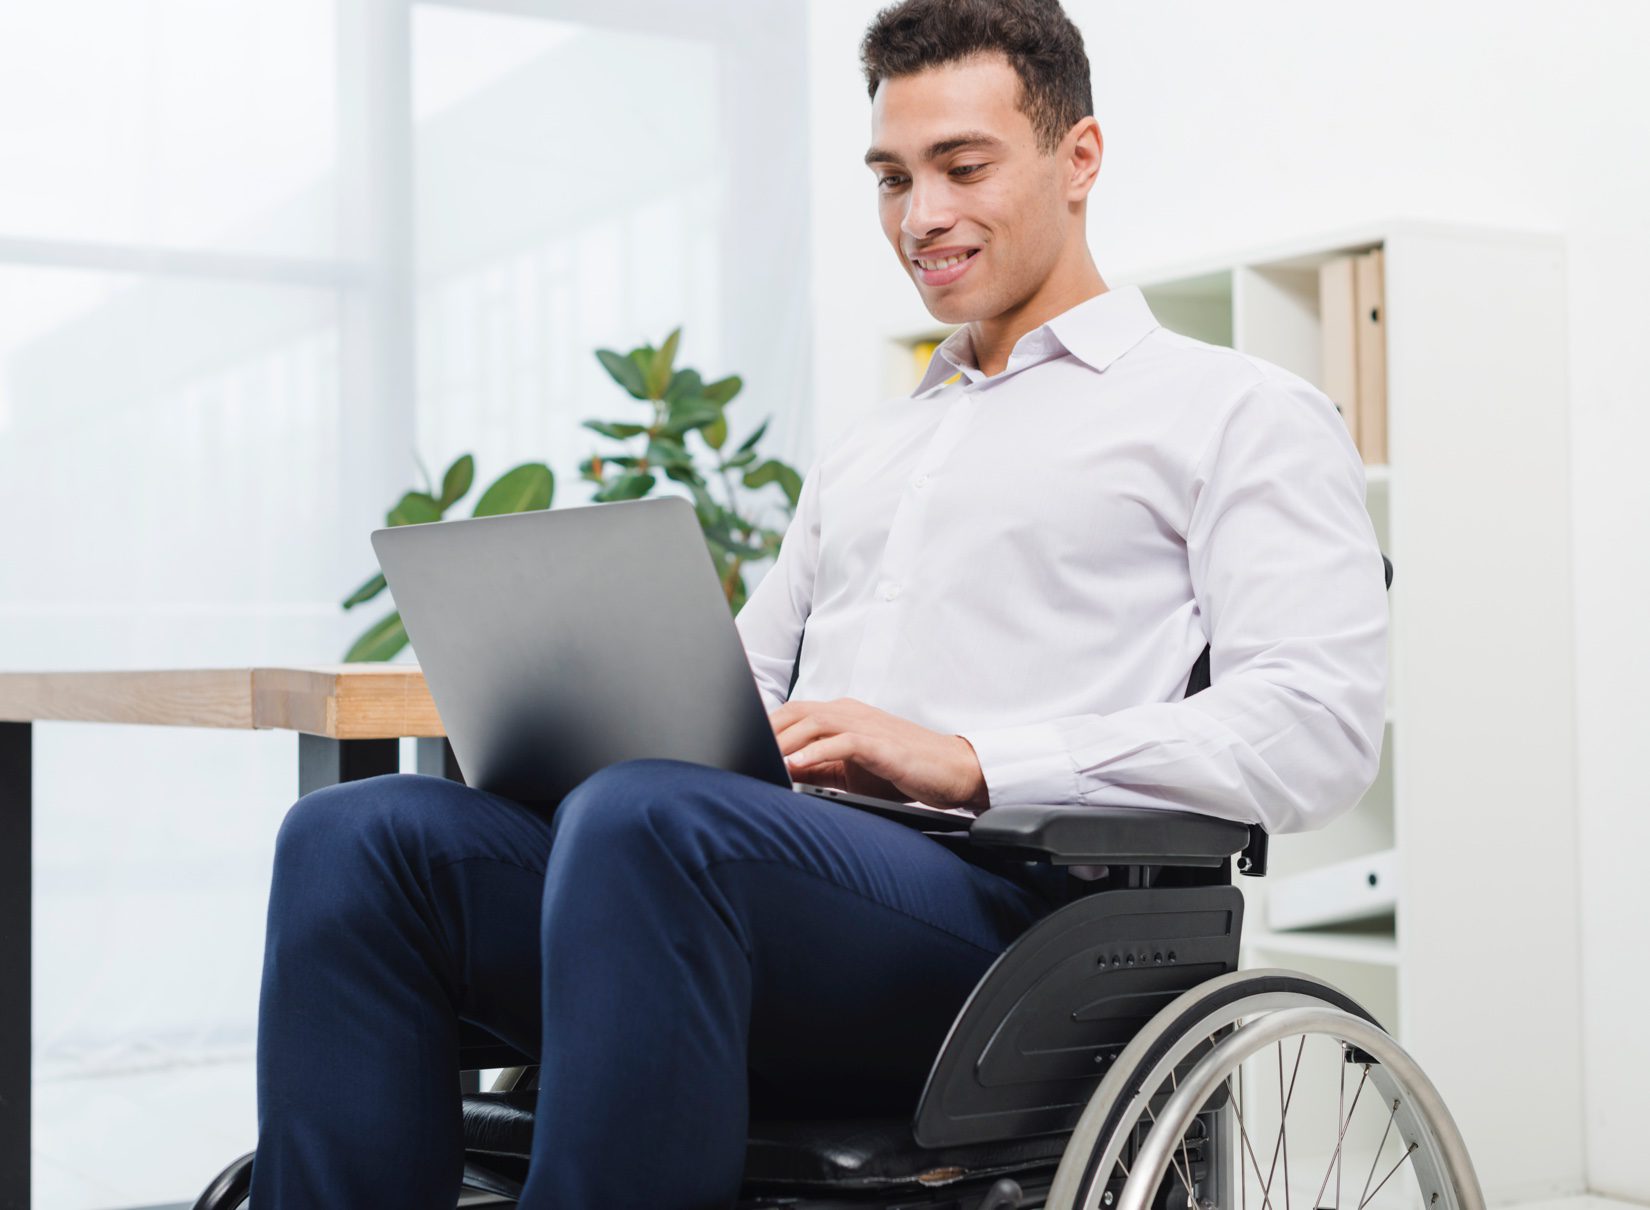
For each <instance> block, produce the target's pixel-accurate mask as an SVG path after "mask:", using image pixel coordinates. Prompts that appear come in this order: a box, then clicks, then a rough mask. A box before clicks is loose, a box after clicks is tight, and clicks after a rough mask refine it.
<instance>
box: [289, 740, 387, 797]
mask: <svg viewBox="0 0 1650 1210" xmlns="http://www.w3.org/2000/svg"><path fill="white" fill-rule="evenodd" d="M400 771H401V741H400V740H398V739H328V738H327V737H326V736H324V735H300V736H299V737H298V793H299V795H300V796H302V795H305V794H311V793H313V792H314V791H316V790H321V789H325V788H326V787H327V786H336V785H337V784H338V783H339V782H346V781H360V780H361V779H362V778H363V777H377V776H379V775H380V774H383V773H399V772H400Z"/></svg>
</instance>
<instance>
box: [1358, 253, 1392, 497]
mask: <svg viewBox="0 0 1650 1210" xmlns="http://www.w3.org/2000/svg"><path fill="white" fill-rule="evenodd" d="M1357 294H1358V434H1359V439H1358V448H1359V449H1360V450H1362V451H1363V456H1364V461H1365V462H1368V463H1373V464H1377V465H1378V464H1381V463H1384V462H1385V461H1386V460H1387V450H1386V283H1385V258H1384V256H1383V255H1382V252H1381V249H1379V248H1376V249H1375V250H1374V251H1372V252H1366V253H1364V255H1362V256H1360V257H1358V271H1357Z"/></svg>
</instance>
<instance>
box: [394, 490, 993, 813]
mask: <svg viewBox="0 0 1650 1210" xmlns="http://www.w3.org/2000/svg"><path fill="white" fill-rule="evenodd" d="M372 545H373V550H374V551H375V552H376V553H377V555H378V562H379V566H380V567H381V568H382V569H383V572H384V577H385V579H386V580H387V581H388V582H389V587H390V592H391V593H392V594H393V596H394V597H395V604H396V607H397V608H398V609H399V610H400V611H401V618H402V621H403V623H404V624H405V625H406V628H407V636H408V638H409V639H410V640H411V641H412V647H413V651H414V653H415V654H416V655H417V656H418V660H419V663H420V665H421V666H422V668H423V671H424V680H425V682H426V683H427V684H428V685H429V689H430V695H431V697H432V698H434V700H435V706H436V709H437V710H438V711H439V712H440V715H441V721H442V724H443V725H444V726H445V728H446V731H447V739H448V742H450V743H451V744H452V748H453V755H454V757H455V758H456V759H457V761H458V767H459V771H460V772H461V773H462V774H463V775H464V780H465V782H466V783H467V784H468V785H472V786H475V787H477V788H478V789H482V790H488V791H491V792H493V793H497V794H501V795H504V796H505V797H507V798H512V799H515V800H516V801H518V802H523V803H528V804H533V805H539V806H553V805H554V804H556V803H559V802H560V801H561V800H562V799H563V798H564V797H565V796H566V795H567V793H568V792H569V791H570V790H572V789H573V787H575V786H576V785H578V784H579V783H580V782H581V781H583V780H584V779H585V778H586V777H588V776H590V775H591V774H592V773H595V772H596V771H597V770H599V769H603V768H606V767H607V766H608V765H612V764H617V763H618V762H620V761H625V760H635V759H643V758H668V759H674V760H683V761H692V762H694V763H697V764H702V765H709V766H711V767H713V768H718V769H726V770H728V771H730V772H733V773H743V774H745V775H747V776H749V777H754V778H758V779H759V780H762V781H766V782H771V783H772V784H774V785H776V786H784V787H786V788H787V789H790V790H794V791H795V792H797V793H799V794H806V795H810V796H814V797H820V798H827V799H830V800H832V801H835V802H840V803H844V804H846V805H849V806H853V807H857V808H860V809H862V810H867V811H871V812H874V813H875V814H878V815H882V816H885V817H887V818H890V819H894V820H897V821H899V822H901V823H905V824H909V825H911V826H915V827H920V828H922V829H924V830H932V831H962V830H965V829H966V828H967V827H968V826H969V824H970V823H972V822H973V818H974V817H973V816H972V815H971V814H970V813H968V812H967V811H963V810H960V809H946V808H939V807H930V806H925V805H923V804H920V803H910V802H895V801H892V800H889V799H883V798H875V797H870V796H867V795H862V794H851V793H849V792H847V791H844V790H838V789H834V788H832V787H829V786H817V785H810V784H807V783H802V782H793V781H792V780H791V777H790V773H789V770H788V769H787V768H786V765H785V758H784V756H783V754H782V753H781V752H780V750H779V741H778V739H777V738H775V736H774V733H773V729H772V727H771V726H770V725H769V723H768V716H767V710H766V708H765V707H764V705H763V703H762V696H761V693H760V692H759V691H758V689H757V687H756V679H755V677H754V675H753V674H752V672H751V668H750V664H749V662H748V660H747V659H746V656H745V649H744V646H743V644H742V643H741V642H740V639H739V631H738V629H737V627H735V626H734V623H733V615H732V614H731V613H729V611H728V604H727V598H726V597H725V596H724V595H723V592H722V586H721V583H720V581H719V579H718V577H717V574H716V566H715V564H714V562H713V561H712V559H711V556H710V551H709V550H708V549H707V548H706V546H705V539H704V535H703V533H702V531H701V530H700V528H699V521H698V518H697V516H696V515H695V513H694V511H693V506H692V505H691V504H689V503H688V502H687V501H686V500H684V499H683V498H681V497H679V496H661V497H656V498H652V499H645V500H627V501H616V502H613V503H610V504H592V505H587V506H584V507H580V508H563V509H555V510H544V511H539V512H529V513H513V514H508V515H505V516H499V517H479V518H471V519H469V520H461V521H440V522H434V523H431V524H426V525H404V526H396V527H394V528H392V529H380V530H376V531H375V532H374V533H373V535H372Z"/></svg>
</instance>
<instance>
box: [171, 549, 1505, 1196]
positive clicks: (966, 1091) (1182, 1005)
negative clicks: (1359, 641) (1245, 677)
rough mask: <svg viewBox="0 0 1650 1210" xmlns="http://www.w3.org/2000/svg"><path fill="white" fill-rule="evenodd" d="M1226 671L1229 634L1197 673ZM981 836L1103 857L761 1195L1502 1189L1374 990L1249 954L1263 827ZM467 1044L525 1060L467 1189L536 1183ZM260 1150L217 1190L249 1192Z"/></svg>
mask: <svg viewBox="0 0 1650 1210" xmlns="http://www.w3.org/2000/svg"><path fill="white" fill-rule="evenodd" d="M1386 579H1387V584H1388V585H1389V586H1390V584H1391V581H1392V565H1391V563H1390V562H1389V561H1388V562H1386ZM1208 684H1209V651H1208V649H1207V648H1206V649H1205V650H1204V652H1203V654H1202V656H1201V657H1200V659H1199V660H1198V662H1197V665H1196V666H1195V668H1194V670H1193V672H1192V676H1191V679H1190V682H1189V683H1188V686H1187V696H1191V695H1192V694H1194V693H1197V692H1200V691H1201V690H1202V689H1205V688H1207V687H1208ZM967 844H968V846H969V847H970V848H972V849H973V850H975V852H976V854H978V855H987V856H989V855H996V858H997V859H1006V860H1019V861H1026V860H1030V861H1039V862H1050V863H1053V864H1054V865H1057V866H1089V867H1103V868H1104V874H1103V876H1101V877H1098V878H1092V879H1089V878H1079V877H1077V876H1076V875H1074V874H1068V878H1067V884H1068V888H1069V889H1068V898H1067V901H1066V902H1065V903H1064V904H1063V905H1062V906H1060V907H1057V908H1055V909H1054V910H1053V911H1052V912H1050V913H1049V914H1048V915H1046V916H1044V917H1043V918H1042V919H1040V920H1039V921H1038V922H1037V923H1036V924H1034V925H1032V926H1031V928H1029V929H1028V930H1026V932H1025V933H1024V934H1022V935H1021V936H1020V937H1019V938H1018V939H1016V940H1015V942H1014V943H1013V944H1012V945H1010V946H1009V948H1008V949H1007V950H1005V951H1004V952H1003V953H1002V954H1001V955H999V957H998V958H997V960H996V961H995V962H994V963H993V965H992V966H991V967H990V969H988V970H987V972H986V973H985V975H984V976H982V978H981V979H980V982H979V983H978V985H977V986H976V987H975V988H974V990H973V992H972V993H971V994H970V995H969V997H968V999H967V1000H966V1001H965V1002H964V1004H963V1005H962V1007H961V1009H960V1010H959V1011H958V1013H957V1016H956V1018H955V1019H954V1020H953V1022H952V1025H951V1029H950V1032H949V1033H948V1034H947V1036H946V1039H945V1041H944V1043H943V1044H942V1045H941V1048H940V1052H939V1054H938V1055H937V1056H936V1058H935V1059H934V1062H933V1065H932V1067H931V1069H930V1071H929V1075H928V1079H927V1082H926V1085H925V1087H924V1088H923V1090H922V1093H921V1096H920V1098H919V1100H918V1103H917V1106H916V1109H915V1112H914V1114H913V1115H912V1116H911V1117H910V1118H897V1119H881V1118H859V1119H846V1120H844V1119H834V1120H830V1121H806V1120H803V1121H791V1120H786V1121H767V1122H762V1121H758V1122H753V1123H752V1124H751V1126H750V1129H749V1134H748V1143H747V1149H746V1166H745V1174H744V1184H743V1188H742V1190H741V1193H740V1197H739V1201H738V1203H737V1207H738V1210H1036V1208H1044V1210H1148V1208H1152V1210H1170V1208H1174V1210H1225V1208H1226V1207H1237V1208H1240V1210H1247V1207H1248V1206H1249V1205H1250V1204H1251V1202H1252V1204H1253V1205H1254V1206H1255V1207H1256V1210H1273V1208H1274V1207H1276V1208H1278V1210H1283V1207H1287V1206H1290V1205H1294V1204H1300V1205H1303V1206H1308V1207H1324V1206H1329V1205H1333V1206H1335V1207H1337V1210H1338V1208H1339V1207H1340V1206H1342V1205H1343V1199H1346V1200H1345V1204H1348V1205H1350V1206H1355V1207H1357V1208H1358V1210H1363V1208H1364V1207H1370V1206H1373V1207H1377V1208H1380V1210H1384V1208H1385V1207H1388V1206H1393V1207H1397V1206H1409V1207H1425V1208H1426V1210H1483V1206H1484V1199H1483V1194H1482V1191H1481V1190H1480V1188H1479V1185H1478V1180H1477V1176H1476V1174H1475V1172H1474V1170H1473V1167H1472V1163H1471V1159H1470V1157H1469V1156H1468V1154H1467V1149H1466V1146H1465V1144H1464V1142H1463V1140H1462V1138H1461V1134H1460V1132H1459V1130H1458V1129H1457V1127H1456V1125H1455V1123H1454V1120H1453V1119H1452V1118H1451V1116H1450V1113H1449V1110H1448V1108H1447V1107H1446V1106H1445V1105H1444V1103H1443V1101H1442V1100H1441V1099H1440V1097H1439V1095H1438V1092H1437V1090H1436V1089H1435V1088H1434V1087H1433V1085H1432V1084H1431V1082H1430V1081H1429V1080H1428V1079H1427V1077H1426V1075H1425V1074H1424V1073H1423V1072H1422V1070H1421V1069H1420V1067H1419V1066H1418V1065H1417V1064H1416V1063H1415V1061H1414V1060H1413V1059H1412V1058H1410V1056H1409V1055H1408V1054H1407V1053H1406V1052H1405V1051H1404V1050H1403V1049H1402V1047H1400V1046H1399V1045H1398V1043H1397V1042H1396V1041H1394V1040H1393V1038H1392V1037H1391V1036H1390V1035H1389V1034H1388V1033H1387V1032H1386V1031H1385V1030H1384V1029H1382V1027H1381V1026H1380V1024H1379V1022H1377V1021H1376V1019H1375V1018H1374V1016H1373V1015H1372V1014H1371V1013H1370V1012H1369V1011H1368V1010H1367V1009H1365V1008H1364V1007H1363V1006H1362V1005H1360V1004H1359V1003H1357V1002H1356V1001H1355V1000H1353V999H1352V998H1351V997H1349V996H1347V995H1346V994H1345V993H1343V992H1342V991H1340V990H1339V989H1338V988H1336V987H1333V986H1331V985H1330V984H1328V983H1326V982H1324V981H1322V980H1319V979H1317V978H1314V977H1312V976H1310V975H1306V974H1302V973H1299V972H1293V971H1287V970H1248V971H1239V970H1238V949H1239V943H1240V939H1241V933H1242V925H1243V907H1244V904H1243V896H1242V894H1241V893H1240V892H1239V890H1238V888H1237V886H1236V885H1235V884H1234V882H1233V873H1234V870H1235V872H1236V873H1237V874H1239V875H1242V876H1247V877H1260V876H1263V875H1264V874H1265V873H1266V866H1267V847H1268V837H1267V835H1266V833H1265V831H1264V830H1263V829H1261V828H1259V827H1257V826H1253V825H1249V824H1243V823H1237V822H1233V821H1230V820H1224V819H1215V818H1211V817H1208V816H1203V815H1196V814H1192V813H1189V812H1183V811H1170V810H1140V809H1121V808H1105V809H1094V808H1090V807H1054V806H1003V807H995V808H993V809H991V810H989V811H987V812H986V813H984V814H983V815H981V816H980V817H979V818H978V819H976V820H975V821H974V822H973V824H972V825H971V826H970V828H969V831H968V833H967ZM1090 872H1091V873H1092V872H1093V871H1092V870H1091V871H1090ZM461 1058H462V1065H463V1066H464V1068H465V1069H466V1071H476V1070H480V1069H483V1068H486V1069H495V1068H499V1069H503V1070H502V1073H501V1074H500V1076H499V1077H498V1078H497V1080H496V1081H495V1083H494V1085H493V1087H492V1089H491V1090H489V1091H486V1092H481V1091H473V1092H468V1093H465V1094H463V1121H464V1135H465V1167H464V1185H465V1189H466V1194H465V1198H464V1200H463V1201H462V1202H461V1204H463V1205H510V1204H513V1203H514V1201H515V1198H516V1197H517V1196H518V1195H519V1194H520V1192H521V1189H522V1186H523V1183H524V1180H525V1176H526V1169H527V1159H528V1155H529V1153H530V1151H531V1145H532V1136H533V1108H534V1102H535V1100H536V1089H537V1069H536V1068H534V1067H532V1066H530V1065H529V1064H530V1060H528V1059H527V1058H525V1057H524V1056H521V1055H519V1054H516V1053H515V1052H513V1051H511V1050H510V1049H509V1048H507V1047H504V1046H503V1045H502V1044H500V1043H498V1042H497V1041H496V1040H494V1039H491V1038H490V1036H486V1035H483V1034H482V1033H481V1032H480V1031H479V1030H474V1029H472V1032H471V1035H470V1038H469V1041H468V1044H467V1045H466V1046H465V1047H464V1048H463V1050H462V1055H461ZM455 1093H456V1090H455ZM1360 1106H1361V1107H1362V1113H1361V1115H1360V1112H1359V1111H1360ZM1291 1151H1293V1156H1291ZM252 1163H253V1156H252V1155H246V1156H242V1157H241V1158H240V1159H238V1160H236V1161H235V1162H234V1163H232V1164H231V1165H230V1166H229V1167H228V1168H226V1169H225V1170H224V1171H223V1172H222V1173H220V1174H219V1175H218V1176H217V1177H216V1178H215V1179H214V1180H213V1181H212V1183H211V1184H210V1185H209V1186H208V1187H207V1189H206V1190H205V1192H203V1193H202V1194H201V1196H200V1198H199V1200H198V1201H197V1202H196V1203H195V1210H230V1208H232V1207H238V1206H241V1205H243V1204H244V1203H245V1201H246V1199H247V1191H248V1189H249V1187H250V1184H251V1173H252ZM1330 1198H1333V1199H1334V1200H1333V1201H1332V1202H1331V1201H1329V1200H1328V1199H1330ZM254 1210H255V1208H254ZM624 1210H632V1208H629V1207H626V1208H624ZM635 1210H642V1208H639V1207H638V1208H635Z"/></svg>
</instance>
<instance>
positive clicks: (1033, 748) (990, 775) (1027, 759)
mask: <svg viewBox="0 0 1650 1210" xmlns="http://www.w3.org/2000/svg"><path fill="white" fill-rule="evenodd" d="M959 734H960V735H961V736H962V738H963V739H965V740H967V741H968V742H969V744H970V745H971V746H972V747H973V749H974V755H975V756H976V757H978V758H979V762H980V772H981V773H983V774H984V775H985V787H986V793H987V795H988V797H989V798H990V801H991V806H993V807H1006V806H1024V805H1027V804H1032V805H1037V804H1041V805H1044V806H1060V805H1062V804H1077V803H1080V802H1081V801H1082V795H1081V794H1080V793H1079V792H1078V780H1077V765H1076V763H1075V762H1074V761H1073V760H1072V758H1071V753H1070V752H1068V751H1067V750H1066V745H1065V740H1064V738H1063V736H1062V735H1061V733H1060V728H1059V726H1058V724H1055V723H1031V724H1029V725H1026V726H1022V727H993V728H989V729H987V730H985V731H964V732H959Z"/></svg>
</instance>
